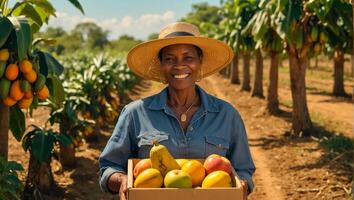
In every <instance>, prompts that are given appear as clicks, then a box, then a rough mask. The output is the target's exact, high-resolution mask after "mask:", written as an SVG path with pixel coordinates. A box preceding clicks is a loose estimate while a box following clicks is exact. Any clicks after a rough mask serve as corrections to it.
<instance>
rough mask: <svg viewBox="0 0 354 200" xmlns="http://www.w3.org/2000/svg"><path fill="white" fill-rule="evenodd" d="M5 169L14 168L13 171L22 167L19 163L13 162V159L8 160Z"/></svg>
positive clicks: (20, 169) (21, 169)
mask: <svg viewBox="0 0 354 200" xmlns="http://www.w3.org/2000/svg"><path fill="white" fill-rule="evenodd" d="M7 169H11V170H15V171H23V170H24V169H23V167H22V165H21V164H19V163H17V162H15V161H9V162H8V163H7Z"/></svg>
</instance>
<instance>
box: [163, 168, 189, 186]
mask: <svg viewBox="0 0 354 200" xmlns="http://www.w3.org/2000/svg"><path fill="white" fill-rule="evenodd" d="M164 184H165V187H166V188H191V187H192V185H193V184H192V177H191V176H190V175H189V174H188V173H187V172H184V171H182V170H179V169H174V170H171V171H169V172H168V173H167V174H166V176H165V178H164Z"/></svg>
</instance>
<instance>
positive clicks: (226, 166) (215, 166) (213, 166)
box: [204, 154, 232, 174]
mask: <svg viewBox="0 0 354 200" xmlns="http://www.w3.org/2000/svg"><path fill="white" fill-rule="evenodd" d="M204 168H205V170H206V172H207V174H210V173H212V172H214V171H218V170H222V171H225V172H227V173H228V174H232V165H231V163H230V161H229V160H228V159H227V158H225V157H223V156H220V155H217V154H211V155H210V156H208V157H207V159H205V161H204Z"/></svg>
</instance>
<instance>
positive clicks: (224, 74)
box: [220, 66, 227, 77]
mask: <svg viewBox="0 0 354 200" xmlns="http://www.w3.org/2000/svg"><path fill="white" fill-rule="evenodd" d="M220 74H221V75H223V76H225V77H226V76H227V66H226V67H224V68H223V69H222V70H221V71H220Z"/></svg>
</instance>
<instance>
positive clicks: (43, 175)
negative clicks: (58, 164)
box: [23, 153, 54, 199]
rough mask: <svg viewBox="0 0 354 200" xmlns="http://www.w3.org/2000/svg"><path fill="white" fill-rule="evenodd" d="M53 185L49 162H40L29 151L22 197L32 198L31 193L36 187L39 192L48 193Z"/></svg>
mask: <svg viewBox="0 0 354 200" xmlns="http://www.w3.org/2000/svg"><path fill="white" fill-rule="evenodd" d="M53 185H54V179H53V174H52V169H51V166H50V163H46V162H45V163H40V162H39V161H37V160H36V159H35V158H34V156H33V155H32V153H30V160H29V164H28V174H27V178H26V185H25V189H24V192H23V199H33V195H34V194H33V193H34V190H36V189H37V190H39V191H40V192H41V193H44V194H48V193H49V192H50V189H51V188H52V187H53Z"/></svg>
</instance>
